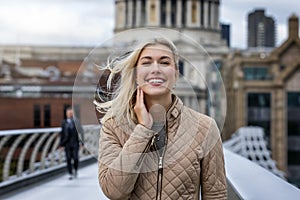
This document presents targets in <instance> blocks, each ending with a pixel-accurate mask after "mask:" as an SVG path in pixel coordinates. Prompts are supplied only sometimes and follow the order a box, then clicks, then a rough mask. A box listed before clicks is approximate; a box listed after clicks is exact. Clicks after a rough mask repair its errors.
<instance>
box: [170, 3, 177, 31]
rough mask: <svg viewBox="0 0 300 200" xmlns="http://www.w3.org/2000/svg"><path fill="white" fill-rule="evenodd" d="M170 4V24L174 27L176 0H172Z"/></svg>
mask: <svg viewBox="0 0 300 200" xmlns="http://www.w3.org/2000/svg"><path fill="white" fill-rule="evenodd" d="M171 6H172V8H171V24H172V26H173V27H174V26H176V13H177V0H172V2H171Z"/></svg>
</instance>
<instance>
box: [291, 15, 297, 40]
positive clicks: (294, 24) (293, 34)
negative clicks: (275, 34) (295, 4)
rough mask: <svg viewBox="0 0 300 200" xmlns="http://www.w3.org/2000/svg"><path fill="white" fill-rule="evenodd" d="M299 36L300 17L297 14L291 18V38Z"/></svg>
mask: <svg viewBox="0 0 300 200" xmlns="http://www.w3.org/2000/svg"><path fill="white" fill-rule="evenodd" d="M298 37H299V19H298V17H297V15H296V14H292V16H291V17H290V18H289V38H298Z"/></svg>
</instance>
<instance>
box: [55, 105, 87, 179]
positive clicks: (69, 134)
mask: <svg viewBox="0 0 300 200" xmlns="http://www.w3.org/2000/svg"><path fill="white" fill-rule="evenodd" d="M66 116H67V118H66V119H65V120H63V121H62V125H61V132H60V147H61V148H62V149H64V151H65V154H66V160H67V170H68V173H69V180H72V179H73V178H77V170H78V162H79V148H80V147H83V144H84V143H83V141H84V138H83V128H82V125H81V124H80V122H79V120H77V119H75V118H74V114H73V110H72V108H71V107H69V108H67V109H66ZM79 134H80V136H79Z"/></svg>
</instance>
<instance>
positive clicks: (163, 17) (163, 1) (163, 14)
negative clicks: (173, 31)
mask: <svg viewBox="0 0 300 200" xmlns="http://www.w3.org/2000/svg"><path fill="white" fill-rule="evenodd" d="M166 16H167V7H166V0H161V4H160V20H161V25H162V26H165V25H166Z"/></svg>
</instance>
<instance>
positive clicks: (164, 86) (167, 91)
mask: <svg viewBox="0 0 300 200" xmlns="http://www.w3.org/2000/svg"><path fill="white" fill-rule="evenodd" d="M136 70H137V73H136V74H137V83H138V85H139V86H140V87H141V88H142V90H143V91H144V93H145V95H146V96H165V95H171V90H172V88H173V86H174V85H175V83H176V80H177V77H178V73H179V72H178V70H177V69H176V64H175V60H174V55H173V53H172V51H171V50H170V48H169V47H167V46H165V45H162V44H155V45H149V46H146V47H145V48H144V49H143V50H142V52H141V54H140V57H139V59H138V62H137V67H136Z"/></svg>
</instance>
